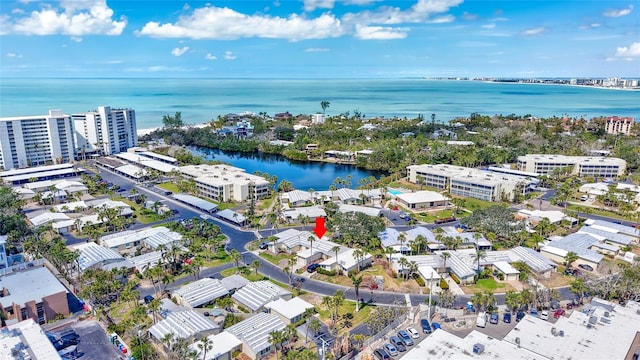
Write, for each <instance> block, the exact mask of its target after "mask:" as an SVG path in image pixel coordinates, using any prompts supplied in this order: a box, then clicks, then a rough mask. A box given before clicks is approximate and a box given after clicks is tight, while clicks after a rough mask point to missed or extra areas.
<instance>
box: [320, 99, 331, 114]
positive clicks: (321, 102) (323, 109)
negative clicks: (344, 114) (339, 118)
mask: <svg viewBox="0 0 640 360" xmlns="http://www.w3.org/2000/svg"><path fill="white" fill-rule="evenodd" d="M330 104H331V103H330V102H328V101H326V100H324V101H320V107H321V108H322V114H323V115H324V114H325V113H326V111H327V108H328V107H329V105H330Z"/></svg>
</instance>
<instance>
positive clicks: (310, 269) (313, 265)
mask: <svg viewBox="0 0 640 360" xmlns="http://www.w3.org/2000/svg"><path fill="white" fill-rule="evenodd" d="M318 266H320V265H318V264H309V266H307V272H310V273H312V272H314V271H316V269H317V268H318Z"/></svg>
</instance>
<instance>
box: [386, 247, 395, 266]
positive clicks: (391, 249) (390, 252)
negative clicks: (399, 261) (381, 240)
mask: <svg viewBox="0 0 640 360" xmlns="http://www.w3.org/2000/svg"><path fill="white" fill-rule="evenodd" d="M385 252H386V253H387V254H389V265H391V255H393V254H395V252H396V249H394V248H393V247H392V246H387V247H386V248H385Z"/></svg>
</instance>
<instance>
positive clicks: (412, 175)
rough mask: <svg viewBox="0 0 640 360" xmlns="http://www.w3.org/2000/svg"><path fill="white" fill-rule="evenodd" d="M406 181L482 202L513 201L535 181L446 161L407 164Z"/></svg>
mask: <svg viewBox="0 0 640 360" xmlns="http://www.w3.org/2000/svg"><path fill="white" fill-rule="evenodd" d="M407 171H408V177H409V181H410V182H412V183H415V184H421V185H425V186H428V187H431V188H435V189H443V190H444V189H448V190H449V193H451V194H452V195H458V196H465V197H471V198H475V199H481V200H485V201H500V200H509V201H513V200H514V199H516V197H517V196H523V195H526V194H528V193H529V192H531V191H532V190H533V189H534V188H535V185H536V184H537V183H538V180H536V179H534V178H532V177H528V176H519V175H512V174H498V173H494V172H489V171H485V170H480V169H473V168H467V167H463V166H456V165H446V164H437V165H432V164H422V165H411V166H407Z"/></svg>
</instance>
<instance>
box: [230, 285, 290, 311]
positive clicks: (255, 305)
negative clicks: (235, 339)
mask: <svg viewBox="0 0 640 360" xmlns="http://www.w3.org/2000/svg"><path fill="white" fill-rule="evenodd" d="M289 295H291V292H289V291H288V290H286V289H283V288H281V287H280V286H278V285H276V284H274V283H272V282H271V281H268V280H262V281H254V282H251V283H249V284H247V285H245V286H244V287H243V288H242V289H240V290H238V291H236V292H235V294H233V295H232V297H233V299H235V300H236V301H238V302H239V303H241V304H243V305H244V306H246V307H248V308H249V309H251V310H252V311H256V310H258V309H260V308H261V307H263V306H264V305H265V304H266V303H268V302H270V301H273V300H275V299H278V298H280V297H282V296H289Z"/></svg>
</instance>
